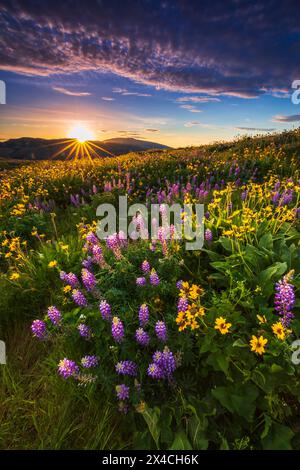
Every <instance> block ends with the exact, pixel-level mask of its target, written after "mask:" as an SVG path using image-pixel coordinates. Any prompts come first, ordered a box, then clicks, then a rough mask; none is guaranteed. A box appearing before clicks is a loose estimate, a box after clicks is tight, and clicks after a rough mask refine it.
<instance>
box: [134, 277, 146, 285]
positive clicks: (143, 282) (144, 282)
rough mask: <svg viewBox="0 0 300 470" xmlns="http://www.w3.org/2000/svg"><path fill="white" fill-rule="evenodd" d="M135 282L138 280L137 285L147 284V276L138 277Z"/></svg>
mask: <svg viewBox="0 0 300 470" xmlns="http://www.w3.org/2000/svg"><path fill="white" fill-rule="evenodd" d="M135 282H136V285H137V286H145V285H146V278H145V277H137V278H136V281H135Z"/></svg>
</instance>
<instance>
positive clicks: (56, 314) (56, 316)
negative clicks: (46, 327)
mask: <svg viewBox="0 0 300 470" xmlns="http://www.w3.org/2000/svg"><path fill="white" fill-rule="evenodd" d="M47 316H48V318H49V320H50V321H51V323H53V325H56V326H57V325H59V324H60V322H61V320H62V316H61V313H60V311H59V310H58V308H56V307H54V306H53V305H52V306H51V307H48V312H47Z"/></svg>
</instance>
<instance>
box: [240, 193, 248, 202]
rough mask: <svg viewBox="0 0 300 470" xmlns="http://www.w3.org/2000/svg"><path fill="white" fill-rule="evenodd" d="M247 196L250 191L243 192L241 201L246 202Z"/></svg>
mask: <svg viewBox="0 0 300 470" xmlns="http://www.w3.org/2000/svg"><path fill="white" fill-rule="evenodd" d="M247 196H248V191H247V190H245V191H243V192H242V194H241V200H242V201H245V200H246V199H247Z"/></svg>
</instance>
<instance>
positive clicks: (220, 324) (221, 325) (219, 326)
mask: <svg viewBox="0 0 300 470" xmlns="http://www.w3.org/2000/svg"><path fill="white" fill-rule="evenodd" d="M230 327H231V323H226V319H225V318H223V317H219V318H216V321H215V330H219V331H220V333H221V334H222V335H226V334H227V333H229V328H230Z"/></svg>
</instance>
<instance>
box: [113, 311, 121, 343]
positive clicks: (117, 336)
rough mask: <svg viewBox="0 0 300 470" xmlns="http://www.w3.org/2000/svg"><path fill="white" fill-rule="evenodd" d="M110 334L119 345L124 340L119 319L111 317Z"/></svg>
mask: <svg viewBox="0 0 300 470" xmlns="http://www.w3.org/2000/svg"><path fill="white" fill-rule="evenodd" d="M111 333H112V335H113V338H114V340H115V341H116V342H117V343H121V341H123V338H124V326H123V323H122V322H121V320H120V318H119V317H113V319H112V323H111Z"/></svg>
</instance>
